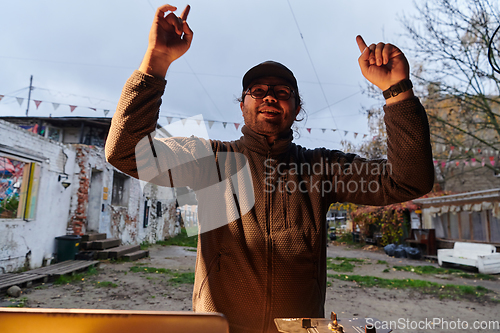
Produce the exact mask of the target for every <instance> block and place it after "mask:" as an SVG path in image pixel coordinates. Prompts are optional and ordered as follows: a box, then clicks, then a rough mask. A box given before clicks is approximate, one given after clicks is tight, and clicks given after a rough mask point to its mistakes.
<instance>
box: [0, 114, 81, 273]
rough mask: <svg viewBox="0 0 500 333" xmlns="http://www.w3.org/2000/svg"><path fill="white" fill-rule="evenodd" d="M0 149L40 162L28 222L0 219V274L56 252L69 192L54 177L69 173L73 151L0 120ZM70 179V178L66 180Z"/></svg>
mask: <svg viewBox="0 0 500 333" xmlns="http://www.w3.org/2000/svg"><path fill="white" fill-rule="evenodd" d="M0 136H1V140H0V150H1V151H2V152H3V153H2V154H4V153H5V152H6V151H8V152H9V153H10V154H16V156H18V157H20V158H24V159H26V160H33V161H35V162H37V163H39V164H40V181H39V183H38V199H37V204H36V208H35V209H36V210H35V216H34V218H33V219H31V220H29V221H24V220H22V219H17V218H10V219H0V274H1V273H5V272H15V271H18V270H21V269H30V268H31V269H32V268H36V267H40V266H41V265H42V262H43V259H44V258H45V257H52V256H53V255H54V253H55V252H56V240H55V237H57V236H62V235H65V234H66V227H67V221H68V207H69V204H70V191H71V188H72V186H73V184H72V185H70V186H69V187H68V188H67V189H64V187H63V186H62V185H61V182H60V181H59V179H58V176H59V175H61V174H64V173H65V172H66V173H70V170H72V169H73V166H74V161H75V152H74V151H73V150H72V149H70V148H69V147H67V146H65V145H63V144H61V143H58V142H54V141H52V140H50V139H46V138H43V137H41V136H39V135H37V134H34V133H31V132H28V131H26V130H23V129H21V128H19V127H18V126H16V125H13V124H10V123H8V122H5V121H1V120H0ZM70 182H71V181H70Z"/></svg>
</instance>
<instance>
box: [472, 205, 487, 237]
mask: <svg viewBox="0 0 500 333" xmlns="http://www.w3.org/2000/svg"><path fill="white" fill-rule="evenodd" d="M481 213H483V212H472V227H473V232H474V240H477V241H482V242H485V241H487V240H488V239H487V233H486V222H487V221H486V219H485V217H486V216H484V214H481Z"/></svg>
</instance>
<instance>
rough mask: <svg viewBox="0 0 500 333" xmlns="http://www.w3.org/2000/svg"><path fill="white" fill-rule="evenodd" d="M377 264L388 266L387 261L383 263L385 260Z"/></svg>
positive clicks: (378, 261)
mask: <svg viewBox="0 0 500 333" xmlns="http://www.w3.org/2000/svg"><path fill="white" fill-rule="evenodd" d="M377 264H380V265H389V264H388V263H387V261H385V260H377Z"/></svg>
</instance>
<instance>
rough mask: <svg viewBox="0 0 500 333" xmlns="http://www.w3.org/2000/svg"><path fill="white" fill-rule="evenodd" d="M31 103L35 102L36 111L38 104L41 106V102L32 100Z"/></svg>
mask: <svg viewBox="0 0 500 333" xmlns="http://www.w3.org/2000/svg"><path fill="white" fill-rule="evenodd" d="M33 102H35V105H36V109H37V110H38V107H39V106H40V104H42V101H36V100H33Z"/></svg>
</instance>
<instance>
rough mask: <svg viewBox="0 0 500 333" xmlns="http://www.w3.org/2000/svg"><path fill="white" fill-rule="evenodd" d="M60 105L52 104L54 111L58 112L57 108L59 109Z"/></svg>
mask: <svg viewBox="0 0 500 333" xmlns="http://www.w3.org/2000/svg"><path fill="white" fill-rule="evenodd" d="M59 105H60V104H59V103H52V106H53V107H54V110H57V108H58V107H59Z"/></svg>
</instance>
